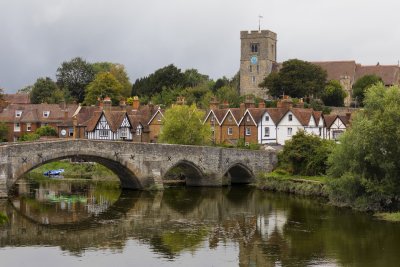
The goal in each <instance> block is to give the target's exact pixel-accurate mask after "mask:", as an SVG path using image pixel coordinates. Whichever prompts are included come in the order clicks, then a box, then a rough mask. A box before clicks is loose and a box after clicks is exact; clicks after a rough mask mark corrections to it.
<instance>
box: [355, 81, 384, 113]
mask: <svg viewBox="0 0 400 267" xmlns="http://www.w3.org/2000/svg"><path fill="white" fill-rule="evenodd" d="M379 82H382V83H383V81H382V78H381V77H379V76H376V75H364V76H362V77H361V78H360V79H358V80H357V81H356V82H355V83H354V84H353V98H354V99H356V101H357V104H358V105H360V106H363V102H364V97H365V92H366V90H367V89H368V88H369V87H371V86H372V85H375V84H377V83H379Z"/></svg>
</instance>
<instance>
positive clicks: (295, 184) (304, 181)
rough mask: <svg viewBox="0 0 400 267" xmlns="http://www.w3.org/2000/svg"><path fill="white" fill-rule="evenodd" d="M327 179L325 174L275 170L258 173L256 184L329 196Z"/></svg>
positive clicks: (262, 186)
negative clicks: (293, 173)
mask: <svg viewBox="0 0 400 267" xmlns="http://www.w3.org/2000/svg"><path fill="white" fill-rule="evenodd" d="M326 181H327V178H326V177H325V176H299V175H289V174H286V173H282V172H280V171H275V172H271V173H267V174H259V175H257V178H256V186H257V187H258V188H260V189H262V190H271V191H276V192H286V193H291V194H298V195H304V196H318V197H328V191H327V188H326Z"/></svg>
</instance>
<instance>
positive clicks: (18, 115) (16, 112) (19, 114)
mask: <svg viewBox="0 0 400 267" xmlns="http://www.w3.org/2000/svg"><path fill="white" fill-rule="evenodd" d="M21 116H22V110H16V111H15V117H17V118H19V117H21Z"/></svg>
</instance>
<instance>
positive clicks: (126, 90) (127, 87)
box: [93, 62, 132, 98]
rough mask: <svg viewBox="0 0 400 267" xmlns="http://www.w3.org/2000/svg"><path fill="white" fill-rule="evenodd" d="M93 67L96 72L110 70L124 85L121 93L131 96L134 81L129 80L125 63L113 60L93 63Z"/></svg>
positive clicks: (126, 96)
mask: <svg viewBox="0 0 400 267" xmlns="http://www.w3.org/2000/svg"><path fill="white" fill-rule="evenodd" d="M93 68H94V71H95V73H96V74H99V73H100V72H110V73H111V74H112V75H114V77H115V78H116V79H117V81H118V82H119V83H120V84H121V85H122V91H121V95H122V96H123V97H125V98H128V97H130V96H131V90H132V83H131V82H130V81H129V76H128V74H127V73H126V70H125V66H124V65H122V64H118V63H111V62H97V63H93Z"/></svg>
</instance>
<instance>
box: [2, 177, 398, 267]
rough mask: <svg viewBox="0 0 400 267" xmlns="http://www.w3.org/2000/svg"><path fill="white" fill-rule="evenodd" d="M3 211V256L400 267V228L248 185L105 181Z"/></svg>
mask: <svg viewBox="0 0 400 267" xmlns="http://www.w3.org/2000/svg"><path fill="white" fill-rule="evenodd" d="M0 211H3V212H5V213H7V215H8V217H9V218H10V223H9V224H7V225H4V226H2V227H0V246H1V247H3V249H0V256H1V257H2V259H3V257H4V255H2V254H1V252H2V251H9V249H10V248H11V247H22V246H23V247H37V246H41V247H43V246H51V247H59V248H61V249H62V250H65V251H68V252H69V253H70V257H75V256H77V255H79V256H81V260H82V258H83V261H85V260H89V258H87V257H85V255H86V254H87V253H88V251H90V252H92V253H95V254H96V256H98V257H101V256H102V255H104V254H107V256H109V257H110V256H111V255H116V256H118V257H122V258H129V257H130V256H129V255H130V254H131V253H134V251H138V250H141V249H143V247H148V250H147V253H149V255H151V256H149V258H142V259H140V260H139V262H138V263H140V262H141V260H142V261H143V262H145V261H146V260H147V261H148V262H147V263H148V265H155V266H158V265H165V266H169V265H174V264H173V263H180V264H182V265H189V264H190V265H193V266H196V264H197V265H198V266H212V265H216V263H218V264H219V265H222V266H310V265H315V266H327V265H331V266H336V265H339V266H349V265H351V266H397V263H398V261H399V260H400V255H399V254H398V253H397V247H398V245H399V244H400V225H398V224H393V223H385V222H380V221H376V220H374V219H373V218H372V217H370V216H369V215H367V214H363V213H355V212H352V211H349V210H345V209H336V208H333V207H330V206H327V205H325V204H323V203H322V204H321V203H320V201H316V200H310V199H307V198H299V197H292V196H287V195H280V194H271V193H266V192H262V191H258V190H254V189H251V188H246V187H230V188H171V189H167V190H165V191H162V192H158V191H157V192H139V191H136V192H135V191H133V192H132V191H123V192H121V191H119V190H118V189H117V188H116V187H115V185H110V184H101V183H97V184H93V183H86V182H85V183H82V182H81V183H70V182H65V181H61V182H47V181H46V182H36V183H21V184H19V187H18V190H17V193H16V195H15V197H14V198H12V199H11V201H10V202H6V201H2V202H0ZM131 241H135V242H131ZM7 255H8V254H7ZM204 255H206V256H204ZM64 257H65V255H64ZM5 259H7V257H6V258H5ZM50 260H51V259H50ZM58 260H60V259H59V258H57V257H54V261H58ZM200 263H201V264H200Z"/></svg>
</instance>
